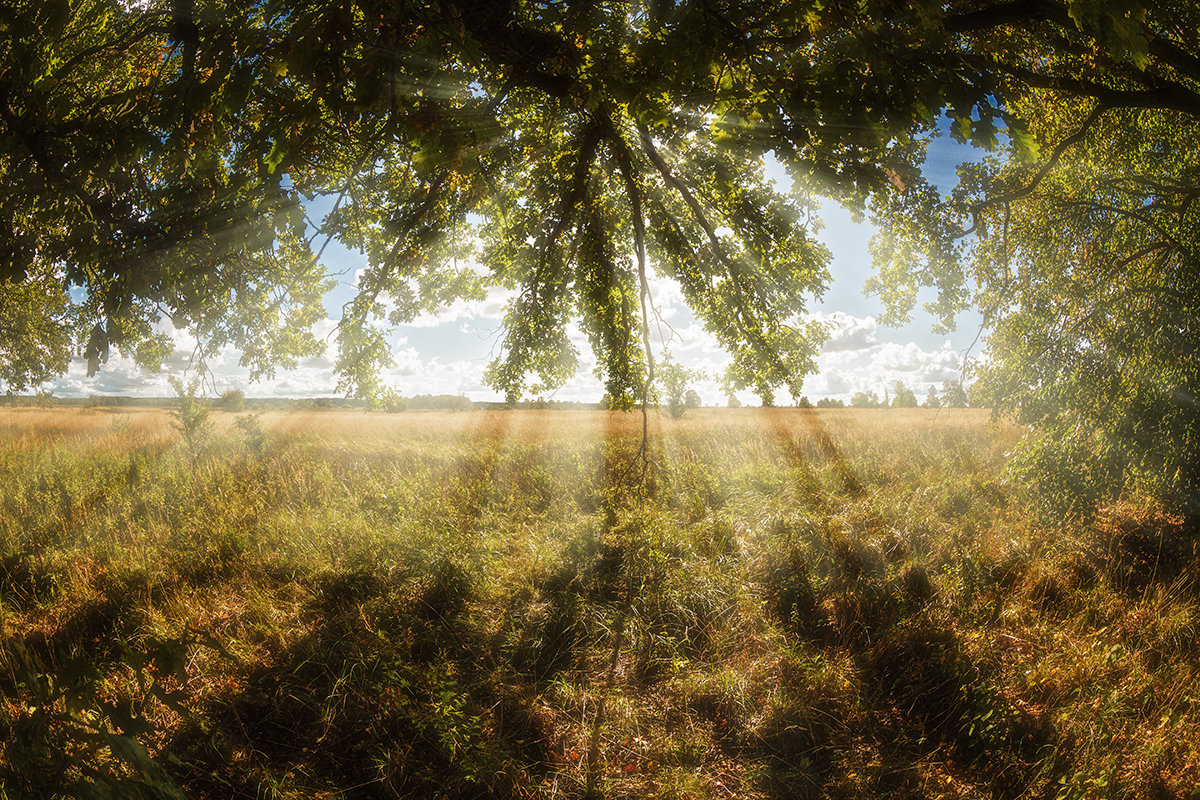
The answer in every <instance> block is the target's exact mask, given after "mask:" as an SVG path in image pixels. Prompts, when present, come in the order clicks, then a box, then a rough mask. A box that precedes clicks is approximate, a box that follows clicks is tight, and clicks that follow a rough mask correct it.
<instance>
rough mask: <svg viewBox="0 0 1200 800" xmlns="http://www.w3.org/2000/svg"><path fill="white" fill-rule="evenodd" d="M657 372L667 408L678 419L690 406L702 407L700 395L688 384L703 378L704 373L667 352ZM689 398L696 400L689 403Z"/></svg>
mask: <svg viewBox="0 0 1200 800" xmlns="http://www.w3.org/2000/svg"><path fill="white" fill-rule="evenodd" d="M657 374H658V380H659V383H660V384H661V386H662V388H663V392H664V393H665V394H666V400H667V410H668V411H670V412H671V416H672V417H675V418H677V419H678V418H679V417H682V416H683V415H684V413H686V412H687V410H688V409H689V408H699V407H700V396H699V395H698V394H696V393H695V392H694V391H693V390H692V389H691V388H690V387H689V386H688V384H689V383H691V382H692V381H694V380H698V379H700V378H702V377H703V374H702V373H700V372H697V371H696V370H691V369H688V368H686V367H684V366H683V365H682V364H680V363H679V362H677V361H675V360H674V359H673V358H672V357H671V354H670V353H666V354H664V356H663V359H662V363H661V364H659V366H658V368H657ZM689 399H692V400H693V401H694V402H692V403H689Z"/></svg>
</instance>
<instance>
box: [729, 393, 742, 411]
mask: <svg viewBox="0 0 1200 800" xmlns="http://www.w3.org/2000/svg"><path fill="white" fill-rule="evenodd" d="M725 405H726V406H728V407H729V408H741V407H742V401H741V400H738V396H737V395H736V394H734V393H732V392H730V393H729V395H728V397H727V399H726V401H725Z"/></svg>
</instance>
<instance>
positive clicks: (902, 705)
mask: <svg viewBox="0 0 1200 800" xmlns="http://www.w3.org/2000/svg"><path fill="white" fill-rule="evenodd" d="M211 419H212V421H213V422H214V426H213V429H212V431H211V435H209V436H207V437H197V438H196V439H194V440H192V441H191V442H188V441H185V439H184V437H183V436H181V435H180V432H179V431H177V430H176V429H175V428H174V427H173V426H172V422H173V420H172V417H171V415H170V414H169V413H167V412H166V411H162V410H137V411H123V412H116V411H112V410H104V409H88V410H82V409H69V410H32V409H15V410H7V411H3V412H0V482H2V483H0V485H2V486H3V490H2V495H0V554H2V559H3V560H2V562H0V695H2V697H3V706H2V708H0V798H6V799H7V798H25V797H28V798H44V797H57V796H67V797H121V798H125V797H189V798H231V797H245V798H265V797H280V798H310V797H328V798H375V797H380V798H401V797H412V798H426V797H445V798H476V797H480V798H483V797H495V798H526V797H528V798H559V797H561V798H581V797H595V798H602V797H603V798H643V797H663V798H725V797H730V798H733V797H736V798H867V797H911V798H940V797H948V798H954V797H962V798H976V797H978V798H991V797H1000V798H1016V797H1029V798H1034V797H1036V798H1051V797H1079V798H1084V797H1145V798H1170V797H1197V796H1200V792H1198V791H1197V789H1196V787H1198V786H1200V684H1198V683H1197V679H1198V677H1200V647H1197V633H1198V631H1200V600H1198V596H1200V595H1198V588H1200V582H1198V581H1197V577H1198V576H1200V558H1198V557H1197V552H1196V548H1195V538H1194V537H1193V536H1192V535H1191V534H1189V533H1188V532H1185V531H1183V530H1182V529H1181V528H1180V525H1179V523H1178V522H1177V521H1176V520H1174V519H1172V518H1170V517H1168V516H1166V515H1164V514H1162V513H1160V512H1158V511H1156V510H1155V508H1154V507H1153V506H1152V505H1150V504H1147V503H1145V502H1142V501H1139V500H1138V499H1137V498H1129V499H1127V500H1126V501H1124V502H1122V503H1121V504H1120V505H1117V506H1114V507H1109V508H1106V509H1103V510H1102V511H1101V512H1100V513H1099V514H1098V515H1097V516H1095V517H1092V518H1079V519H1062V518H1061V517H1060V516H1056V515H1055V514H1054V513H1053V509H1052V508H1051V509H1050V511H1049V512H1047V511H1046V505H1047V504H1046V503H1045V502H1039V498H1037V497H1034V496H1032V495H1031V494H1030V492H1029V491H1028V490H1027V489H1026V488H1024V487H1023V486H1022V485H1021V484H1020V482H1019V481H1017V480H1016V479H1015V478H1014V477H1013V476H1012V475H1010V474H1009V472H1008V471H1007V469H1006V453H1007V452H1008V451H1010V450H1011V449H1012V448H1013V447H1014V445H1015V444H1016V443H1017V441H1018V440H1019V439H1020V437H1021V436H1022V434H1023V431H1022V430H1020V429H1018V428H1016V427H1014V426H1011V425H1007V424H1003V423H992V422H991V421H989V418H988V415H987V412H985V411H979V410H961V411H950V410H943V411H941V412H936V413H935V412H933V411H927V410H920V409H913V410H911V411H909V410H870V411H851V410H819V411H809V410H801V409H761V410H760V409H739V410H701V411H697V412H692V413H689V414H688V415H687V416H686V417H684V418H683V419H681V420H672V419H669V418H666V417H662V418H660V417H658V416H657V415H652V416H651V417H650V425H649V429H650V436H649V438H648V440H647V443H646V450H645V453H644V456H645V457H644V458H642V457H641V456H639V450H640V447H641V430H642V420H641V417H640V415H638V414H621V413H608V412H600V411H557V412H537V411H486V412H473V413H437V412H428V413H405V414H393V415H384V414H366V413H361V412H323V413H322V412H312V413H293V414H287V413H282V412H271V413H269V414H265V415H262V416H261V417H258V418H253V417H235V416H234V415H232V414H222V413H217V412H213V414H212V415H211ZM239 419H240V420H241V421H240V422H238V420H239ZM1041 500H1044V498H1041Z"/></svg>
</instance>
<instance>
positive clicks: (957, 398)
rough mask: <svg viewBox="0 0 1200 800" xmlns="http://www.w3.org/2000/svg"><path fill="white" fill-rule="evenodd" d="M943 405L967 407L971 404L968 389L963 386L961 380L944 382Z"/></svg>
mask: <svg viewBox="0 0 1200 800" xmlns="http://www.w3.org/2000/svg"><path fill="white" fill-rule="evenodd" d="M942 405H944V406H947V407H948V408H966V407H967V406H968V405H970V402H969V401H968V398H967V390H966V389H964V388H963V385H962V381H961V380H958V379H955V380H949V381H945V382H944V383H942Z"/></svg>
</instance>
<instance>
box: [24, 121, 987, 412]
mask: <svg viewBox="0 0 1200 800" xmlns="http://www.w3.org/2000/svg"><path fill="white" fill-rule="evenodd" d="M972 155H973V154H972V152H970V148H969V147H967V146H965V145H959V144H956V143H955V142H953V141H952V140H951V139H950V138H949V137H946V136H943V137H940V138H937V139H935V140H934V143H933V144H932V146H931V148H930V153H929V159H928V161H927V164H926V175H927V176H928V177H929V178H930V179H931V180H932V181H933V182H934V183H935V184H937V185H938V186H939V188H941V189H942V190H943V191H948V190H949V188H950V187H951V186H952V185H953V183H954V180H955V168H956V166H957V164H958V163H959V162H960V161H963V160H966V159H968V158H970V157H971V156H972ZM768 176H770V177H773V178H774V179H777V180H780V181H786V178H784V177H783V173H782V170H781V169H779V168H778V166H777V165H768ZM783 185H787V184H786V183H784V184H783ZM820 216H821V217H822V220H823V222H824V228H823V229H822V230H821V231H820V233H819V235H818V238H820V239H821V240H822V241H823V242H824V243H825V245H826V246H827V247H828V248H829V250H830V252H831V253H832V263H831V265H830V272H831V274H832V276H833V281H832V283H831V284H830V287H829V290H828V291H827V292H826V294H825V295H824V297H822V298H821V299H820V300H819V301H816V302H814V303H813V304H812V305H811V306H810V308H811V310H812V311H811V313H812V315H813V316H814V317H816V318H817V319H819V320H821V321H823V322H825V323H827V324H828V327H829V331H830V336H829V339H828V341H827V342H826V343H825V345H824V348H823V349H822V351H821V353H820V355H819V357H818V359H817V363H818V367H819V371H818V372H817V374H815V375H811V376H808V377H807V378H806V379H805V381H804V385H803V389H802V394H803V395H804V396H806V397H808V398H809V399H810V400H811V401H812V402H816V401H817V400H819V399H821V398H825V397H829V398H833V399H839V400H842V401H844V402H847V403H848V402H849V400H850V398H851V397H852V396H853V394H854V393H856V392H860V391H873V392H875V393H876V394H877V395H878V396H879V397H883V396H884V394H885V391H889V390H890V389H891V387H893V386H894V385H895V383H896V382H897V381H903V382H904V383H905V385H907V386H908V387H909V388H911V389H913V390H914V391H915V392H916V394H917V397H918V399H923V398H924V397H925V394H926V392H927V391H928V388H929V387H930V386H936V387H940V386H941V384H942V383H943V382H944V381H946V380H952V379H955V378H958V377H960V374H961V370H962V364H963V358H964V356H965V355H967V354H968V353H969V354H970V355H971V356H978V355H979V353H980V350H981V342H982V338H983V337H982V336H980V319H979V317H978V316H977V315H974V314H964V315H962V316H960V318H959V320H958V327H957V330H956V331H954V332H952V333H950V334H936V333H934V332H933V330H932V328H933V324H934V320H933V318H932V317H931V316H930V315H929V314H927V313H926V312H924V310H923V309H922V308H921V307H920V305H921V302H922V301H923V300H924V299H929V298H919V300H918V305H917V308H916V309H915V310H914V314H913V320H912V322H911V323H909V324H908V325H905V326H903V327H898V328H895V327H886V326H883V325H880V324H879V323H878V322H877V320H878V318H879V316H880V315H881V313H882V311H883V306H882V303H881V302H880V300H879V299H878V298H876V297H868V296H866V295H865V294H864V293H863V291H862V287H863V284H864V283H865V281H866V280H867V278H868V277H869V276H870V274H871V258H870V252H869V242H870V239H871V236H872V233H873V230H872V228H871V226H870V224H869V223H867V222H855V221H854V220H853V219H851V215H850V214H849V212H847V211H846V210H844V209H842V208H841V207H840V206H838V205H837V204H836V203H832V202H826V203H824V204H823V205H822V207H821V214H820ZM325 261H326V263H327V265H328V266H329V268H330V270H331V271H334V272H340V273H342V274H343V279H342V283H343V285H342V286H341V287H340V288H338V289H335V290H334V292H333V293H331V295H330V297H329V298H327V302H326V307H327V309H328V310H329V315H330V317H329V318H327V319H326V320H324V321H323V322H321V323H319V324H318V325H317V328H316V331H317V333H318V335H320V336H322V337H328V341H329V350H328V353H327V355H325V356H321V357H316V358H309V359H306V360H304V361H302V362H301V363H300V364H299V365H298V366H297V367H296V368H295V369H292V370H280V371H279V372H278V373H277V374H276V375H275V377H274V378H272V379H267V380H261V381H259V382H257V383H250V381H249V379H248V375H247V374H246V371H245V370H244V369H242V368H241V367H240V366H239V365H238V354H237V352H235V351H226V352H223V353H221V354H220V355H219V356H218V357H217V358H216V359H213V360H210V361H209V362H208V367H209V369H210V370H211V372H210V380H209V388H208V391H209V392H210V393H216V394H219V393H220V392H222V391H225V390H228V389H241V390H243V391H245V392H246V394H247V395H248V396H251V397H297V398H304V397H332V396H337V394H338V393H337V391H336V385H337V378H336V376H335V375H334V373H333V356H334V352H335V349H336V342H335V341H334V332H335V326H336V315H337V309H338V308H339V307H340V306H341V304H342V303H343V302H345V300H346V299H348V297H349V296H350V293H352V291H353V288H352V276H353V275H354V274H355V273H356V271H357V270H359V269H361V268H362V267H363V266H365V261H364V258H363V257H362V256H361V255H359V254H356V253H353V252H350V251H347V250H345V249H342V248H339V247H337V246H336V245H335V244H331V245H330V246H329V248H328V249H327V251H326V254H325ZM511 296H512V292H510V291H507V290H503V289H495V290H493V291H491V292H490V293H489V295H488V297H487V298H486V299H485V300H483V301H481V302H466V301H459V302H455V303H453V304H451V305H450V306H448V307H446V308H444V309H442V310H441V311H440V312H438V313H437V314H431V315H423V316H421V317H418V318H417V319H416V320H414V321H413V323H412V324H409V325H403V326H400V327H399V328H397V329H396V331H395V334H394V335H393V337H392V339H393V358H394V360H395V365H394V366H393V367H391V368H389V369H388V370H386V371H385V372H384V375H383V379H384V383H385V384H386V385H388V386H390V387H392V388H393V389H394V390H395V391H396V392H397V393H399V394H401V395H404V396H410V397H411V396H414V395H419V394H453V395H465V396H466V397H469V398H470V399H472V400H479V401H488V400H501V399H503V398H502V397H501V396H500V395H499V394H498V393H497V392H495V391H494V390H492V389H491V388H489V387H488V386H486V385H484V383H483V378H482V376H483V371H484V369H485V367H486V366H487V364H488V362H489V361H490V360H491V359H492V358H493V357H494V356H495V354H496V352H497V351H498V348H499V343H500V341H501V339H502V330H501V317H502V316H503V313H504V308H505V304H506V303H507V302H508V300H509V299H510V298H511ZM651 297H652V298H653V301H654V303H655V304H656V305H657V306H658V307H659V309H660V310H661V318H662V320H663V321H664V322H665V323H666V324H665V325H664V326H656V327H658V330H652V346H653V347H654V348H655V349H656V350H659V351H661V350H663V349H669V350H670V352H671V354H672V356H673V357H674V358H675V359H676V360H677V361H679V362H680V363H682V364H683V365H685V366H687V367H689V368H691V369H693V370H697V371H699V372H700V373H702V374H703V376H704V377H703V378H701V379H699V380H697V381H695V382H694V383H693V384H692V386H693V388H694V389H695V390H696V391H697V392H698V394H699V395H700V398H701V400H702V402H703V403H704V404H705V405H724V404H725V402H726V398H725V396H724V394H723V393H722V391H721V389H720V387H719V380H720V375H721V374H722V373H723V372H724V369H725V366H726V365H727V364H728V363H729V360H730V359H729V356H728V354H727V353H726V352H725V351H724V350H723V349H722V348H721V347H720V346H719V345H718V344H717V342H716V339H715V337H714V336H713V335H712V334H710V333H709V332H708V331H706V330H704V328H703V327H702V326H701V325H700V324H699V323H698V322H697V321H696V320H695V318H694V317H693V316H692V314H691V312H690V310H689V309H688V308H687V306H686V304H685V303H684V302H683V299H682V295H681V293H680V291H679V287H678V286H677V285H676V284H675V283H674V281H672V280H671V279H669V278H655V279H653V280H652V281H651ZM164 330H167V331H169V332H170V333H171V334H172V335H173V336H174V337H175V344H176V350H175V353H174V355H172V356H171V357H170V358H169V359H168V360H167V362H166V363H165V364H164V369H163V370H162V371H161V372H158V373H154V372H149V371H146V370H144V369H142V368H140V367H138V366H136V365H135V364H133V362H132V361H131V360H129V359H126V358H123V357H121V356H120V355H119V354H116V353H114V354H113V355H112V357H111V358H110V359H109V361H108V363H107V364H105V365H104V366H103V367H102V368H101V371H100V372H99V374H97V375H96V376H94V377H92V378H88V377H87V375H86V372H87V370H86V366H85V364H84V362H83V360H82V359H80V358H76V359H75V360H74V361H73V362H72V364H71V366H70V369H69V371H68V372H67V374H66V375H64V376H62V377H61V378H60V379H58V380H57V381H55V382H53V383H51V384H48V385H47V386H46V387H45V388H48V389H50V390H52V391H53V392H54V394H55V395H57V396H59V397H86V396H89V395H128V396H142V397H169V396H173V394H174V392H173V391H172V390H171V388H170V386H169V384H168V380H167V378H168V376H169V375H177V376H180V377H185V378H186V377H187V375H188V374H192V375H194V374H195V369H194V368H192V371H191V373H188V368H189V361H190V354H191V352H192V349H193V342H192V341H191V340H190V339H189V338H188V336H187V333H186V331H172V330H171V329H170V326H169V325H164ZM572 339H573V341H574V343H575V344H576V347H577V349H578V350H579V353H580V367H579V370H578V372H577V373H576V375H575V377H573V378H571V379H570V380H568V381H567V383H566V384H565V385H564V386H563V387H562V388H560V389H559V390H558V391H557V392H555V393H554V394H553V395H549V396H547V399H554V400H570V401H582V402H588V403H592V402H596V401H598V400H599V399H600V397H601V396H602V395H603V388H602V384H601V381H600V380H599V379H598V378H597V377H596V376H595V375H594V373H593V369H594V367H595V359H594V357H593V356H592V354H591V350H590V347H589V345H588V342H587V339H586V337H585V336H584V334H583V333H582V332H581V331H578V330H576V331H575V332H574V333H573V334H572ZM738 399H739V400H741V401H742V402H743V403H745V404H757V403H758V402H759V401H758V398H757V397H756V396H755V395H754V394H753V393H752V392H749V391H747V392H742V393H739V395H738ZM776 401H777V402H779V403H787V402H788V397H787V393H786V390H783V391H782V392H781V393H780V394H777V396H776Z"/></svg>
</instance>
